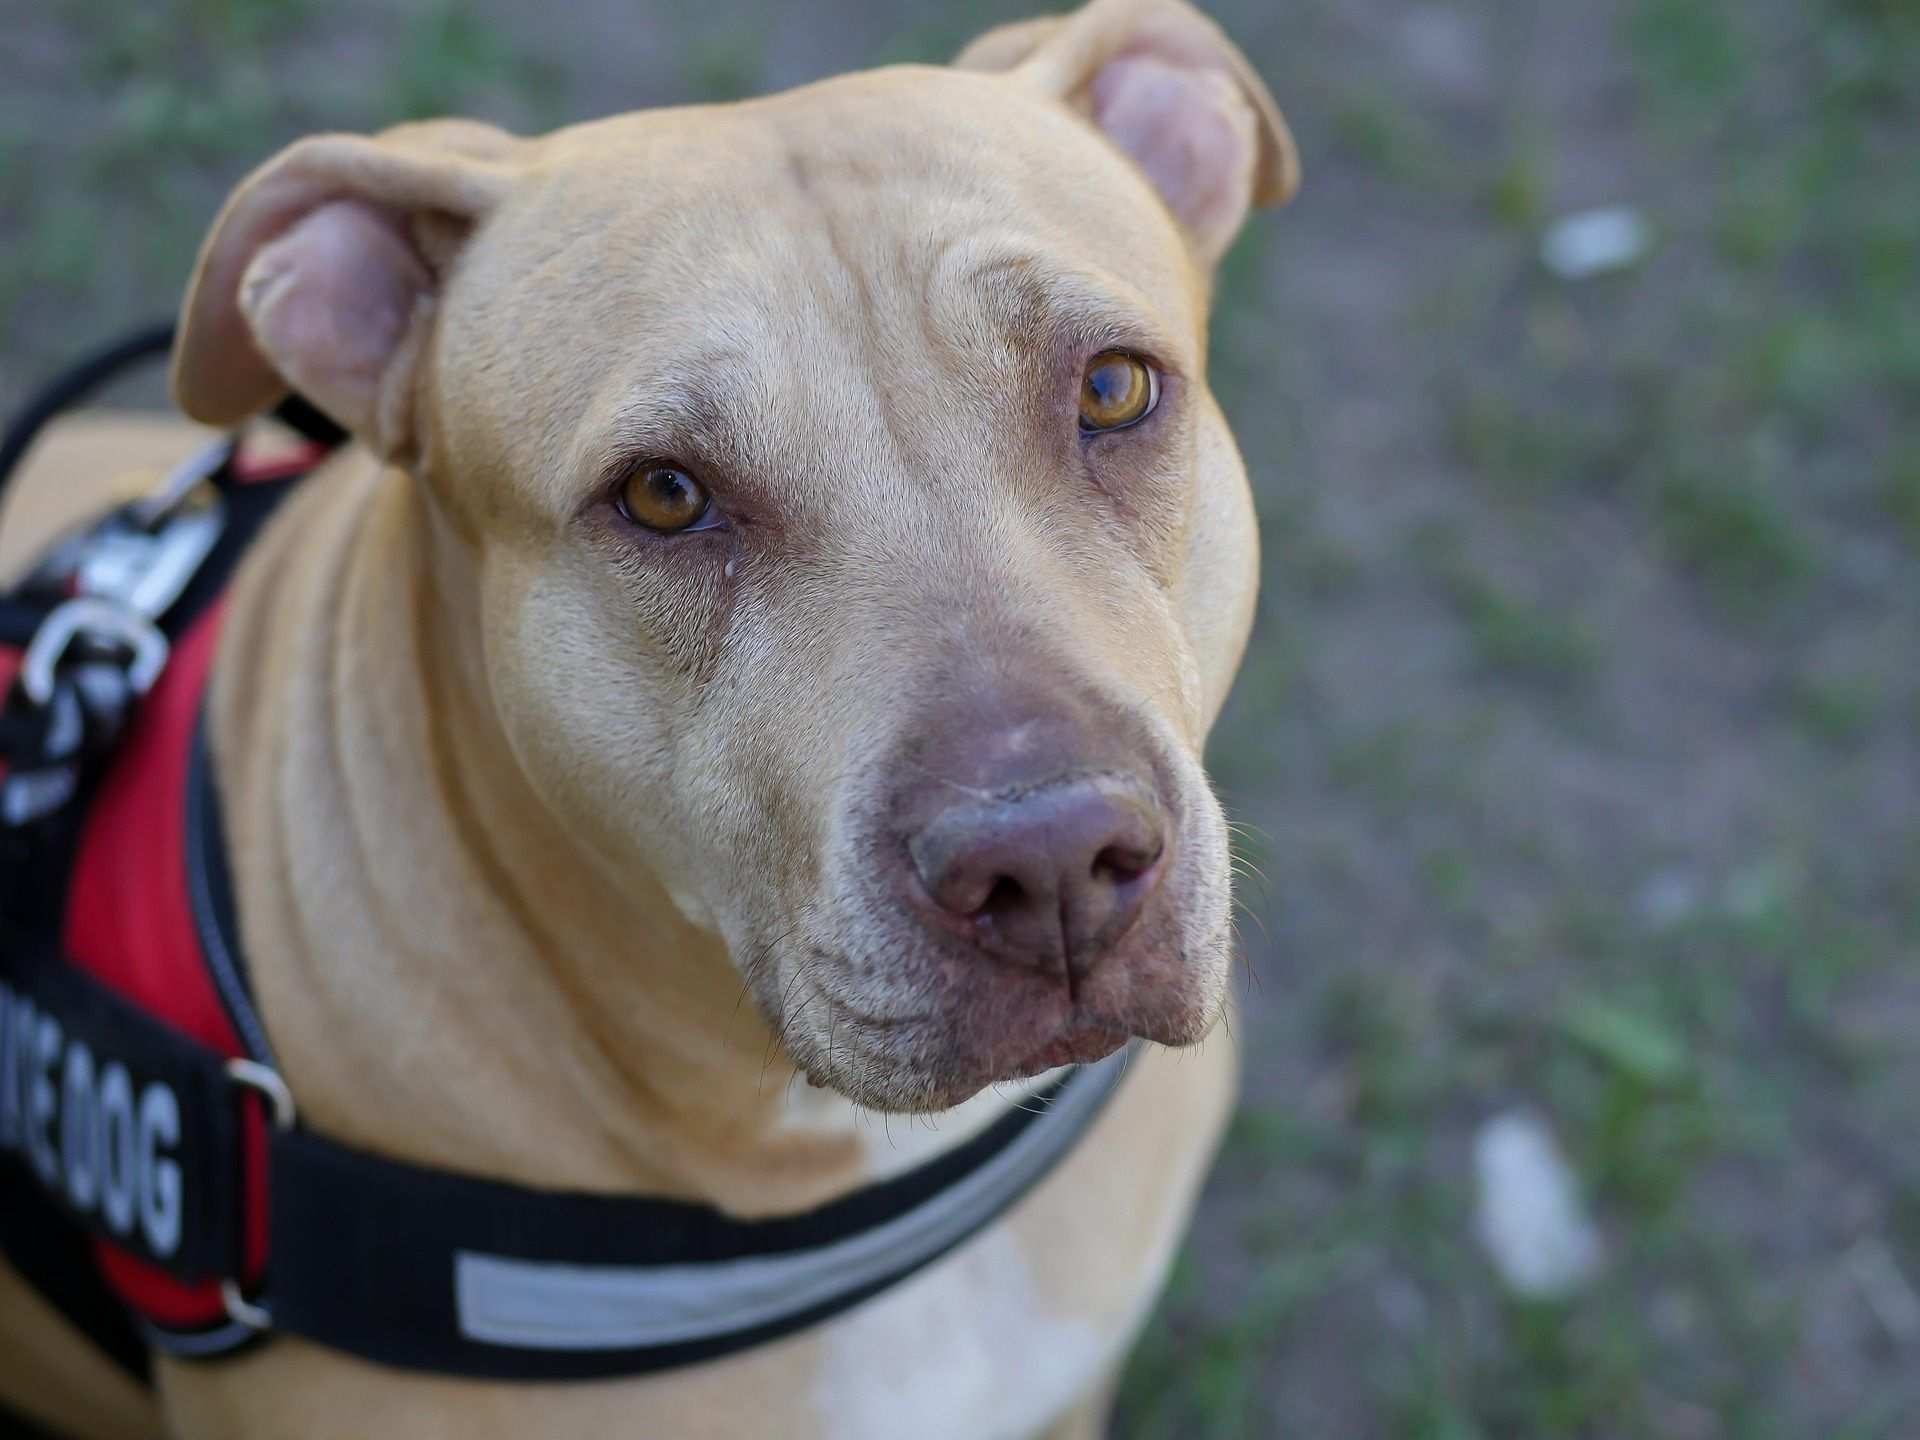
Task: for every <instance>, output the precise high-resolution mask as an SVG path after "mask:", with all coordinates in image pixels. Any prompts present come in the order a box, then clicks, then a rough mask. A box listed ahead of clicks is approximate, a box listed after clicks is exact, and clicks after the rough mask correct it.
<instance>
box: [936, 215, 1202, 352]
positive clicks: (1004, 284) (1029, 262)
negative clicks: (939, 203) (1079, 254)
mask: <svg viewBox="0 0 1920 1440" xmlns="http://www.w3.org/2000/svg"><path fill="white" fill-rule="evenodd" d="M935 264H936V265H937V267H938V268H939V269H940V270H943V271H945V272H946V273H945V274H938V275H935V276H933V277H932V278H931V280H930V283H929V293H930V294H933V295H941V296H951V297H953V298H955V299H957V300H958V301H960V302H961V303H962V304H969V303H971V304H972V305H977V306H978V307H979V316H980V318H984V319H985V321H986V323H987V325H988V326H989V327H990V329H991V331H992V332H993V336H994V339H995V340H996V341H1003V340H1004V339H1006V338H1008V337H1013V338H1020V339H1028V338H1032V336H1033V333H1034V331H1035V330H1036V329H1038V330H1039V331H1040V332H1041V333H1043V334H1044V335H1046V336H1047V337H1049V338H1052V339H1054V340H1056V341H1058V340H1067V339H1071V340H1075V341H1080V342H1082V343H1083V344H1085V345H1088V346H1098V345H1101V344H1117V343H1126V344H1129V345H1135V346H1139V347H1140V348H1143V349H1146V350H1149V351H1151V352H1152V353H1154V354H1155V355H1157V356H1159V357H1160V358H1162V359H1164V360H1166V361H1167V362H1169V363H1171V364H1174V365H1176V366H1177V367H1179V368H1182V369H1184V368H1186V367H1187V366H1188V365H1189V364H1190V363H1192V362H1193V360H1194V359H1195V358H1196V357H1195V355H1194V353H1193V352H1194V343H1193V340H1192V339H1190V338H1188V331H1187V327H1186V326H1185V325H1183V324H1182V323H1180V318H1181V317H1179V316H1177V315H1171V314H1169V313H1168V312H1167V309H1166V307H1165V306H1164V305H1162V304H1161V303H1159V302H1158V301H1157V300H1156V299H1155V297H1153V296H1152V295H1150V294H1149V293H1148V292H1147V291H1146V290H1144V289H1142V288H1141V287H1140V286H1139V285H1137V284H1135V283H1133V282H1132V281H1131V280H1129V279H1127V278H1126V277H1124V276H1122V275H1119V274H1116V273H1114V272H1113V271H1111V270H1108V269H1105V268H1102V267H1099V266H1096V265H1092V264H1089V263H1087V262H1085V261H1083V260H1077V259H1076V260H1069V259H1067V258H1066V257H1064V256H1062V255H1060V254H1057V253H1054V252H1052V251H1050V250H1046V249H1037V248H1034V247H1033V246H1031V245H1030V244H1020V243H1012V242H1010V238H1009V237H1006V236H987V237H979V238H977V239H973V240H971V241H970V242H968V243H963V244H960V245H954V246H949V247H946V248H945V249H944V250H943V251H942V252H941V253H940V254H939V255H938V256H937V257H936V259H935Z"/></svg>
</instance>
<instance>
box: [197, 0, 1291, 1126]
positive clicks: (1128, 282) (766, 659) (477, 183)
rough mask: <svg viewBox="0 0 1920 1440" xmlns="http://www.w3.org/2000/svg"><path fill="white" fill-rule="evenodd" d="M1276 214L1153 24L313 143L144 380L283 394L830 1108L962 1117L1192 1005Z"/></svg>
mask: <svg viewBox="0 0 1920 1440" xmlns="http://www.w3.org/2000/svg"><path fill="white" fill-rule="evenodd" d="M1293 183H1294V159H1293V151H1292V147H1291V142H1290V140H1289V138H1288V136H1287V133H1286V131H1285V129H1284V128H1283V126H1282V124H1281V121H1280V118H1279V115H1278V113H1277V112H1276V111H1275V109H1274V107H1273V102H1272V101H1271V99H1270V98H1269V97H1268V96H1267V94H1266V92H1265V91H1264V90H1263V89H1262V87H1261V86H1260V84H1259V82H1258V80H1256V79H1255V78H1254V76H1253V75H1252V73H1251V71H1250V70H1249V69H1248V67H1247V65H1246V62H1245V61H1244V60H1243V59H1242V58H1241V56H1240V55H1239V54H1238V52H1236V51H1235V50H1234V49H1233V48H1232V46H1231V45H1230V44H1229V43H1228V42H1227V41H1226V40H1225V38H1224V37H1223V36H1222V35H1221V34H1220V32H1219V31H1218V30H1217V29H1215V28H1214V26H1213V25H1212V24H1210V23H1209V22H1208V21H1206V20H1205V19H1204V18H1202V17H1201V16H1200V15H1199V14H1198V13H1196V12H1195V11H1193V10H1192V9H1190V8H1189V7H1187V6H1186V5H1184V4H1181V3H1178V0H1095V3H1094V4H1092V5H1090V6H1088V7H1087V8H1086V9H1084V10H1081V11H1079V12H1078V13H1076V14H1074V15H1072V16H1069V17H1066V18H1063V19H1050V20H1041V21H1035V22H1031V23H1029V24H1026V25H1019V26H1014V27H1010V28H1008V29H1005V30H1000V31H995V32H993V33H991V34H989V35H987V36H985V37H983V38H982V39H981V40H980V41H978V42H976V43H975V44H974V45H973V46H972V47H970V48H969V49H968V50H967V52H966V53H965V54H964V55H963V56H962V57H961V59H960V62H959V65H958V67H957V68H954V69H938V68H919V67H908V68H899V69H891V70H882V71H878V72H872V73H867V74H859V75H853V76H848V77H843V78H840V79H835V80H830V81H827V82H824V83H821V84H818V85H813V86H809V87H807V88H804V89H801V90H797V91H792V92H789V93H787V94H783V95H777V96H774V97H772V98H769V99H764V100H758V101H753V102H749V103H744V104H738V105H728V106H718V107H698V108H690V109H681V110H667V111H651V112H642V113H639V114H634V115H628V116H622V117H620V118H617V119H612V120H607V121H602V122H599V123H595V124H588V125H580V126H575V127H573V128H570V129H566V130H562V131H559V132H557V133H555V134H553V135H550V136H547V137H545V138H542V139H537V140H522V139H518V138H514V137H511V136H508V135H505V134H503V133H501V132H499V131H496V130H493V129H490V128H488V127H485V126H479V125H473V124H466V123H458V122H439V123H432V124H426V125H417V126H406V127H402V128H400V129H398V130H395V131H392V132H389V133H387V134H385V135H382V136H379V137H376V138H360V137H349V136H325V137H319V138H316V139H312V140H308V141H304V142H302V143H300V144H298V145H295V146H293V147H292V148H291V149H290V150H288V151H286V152H285V153H283V154H282V155H280V156H279V157H278V158H276V159H275V160H274V161H272V162H271V163H269V164H268V165H267V166H265V167H264V168H263V169H262V170H260V171H259V172H257V173H256V174H255V175H254V176H252V177H251V178H250V179H249V180H247V181H246V182H245V183H244V184H243V185H242V186H241V187H240V189H239V190H238V191H237V192H236V194H235V195H234V197H233V199H232V200H231V201H230V202H229V204H228V206H227V208H226V210H225V211H224V212H223V213H222V215H221V217H220V219H219V220H218V221H217V222H216V224H215V227H214V229H213V232H212V234H211V236H210V237H209V239H208V241H207V245H206V248H205V250H204V251H203V253H202V257H201V263H200V269H199V272H198V274H197V276H196V278H195V281H194V285H193V288H192V290H191V292H190V294H189V296H188V300H187V304H186V308H185V313H184V322H183V326H184V328H183V331H182V337H181V342H180V346H179V350H178V353H177V356H176V369H175V384H176V392H177V394H178V396H179V398H180V401H181V404H182V406H183V407H184V408H185V409H186V410H187V411H188V413H190V414H192V415H194V416H196V417H197V418H200V419H203V420H207V421H211V422H216V423H226V422H232V421H236V420H238V419H240V418H242V417H244V416H246V415H248V414H251V413H253V412H255V411H257V410H259V409H261V408H263V407H264V406H266V405H267V404H270V403H271V402H272V401H273V400H275V399H276V398H277V397H278V396H280V395H281V394H283V393H285V391H286V390H288V389H289V388H296V389H298V390H300V391H301V392H303V393H304V394H305V395H307V396H308V397H309V398H310V399H312V400H313V401H314V402H315V403H317V404H318V405H319V406H320V407H321V408H322V409H324V410H325V411H327V412H328V413H329V414H331V415H333V416H334V417H335V418H337V419H338V420H339V421H341V423H343V424H344V425H346V426H347V427H348V428H349V429H350V430H351V431H352V432H353V433H354V434H355V435H356V436H357V437H358V438H359V439H360V440H362V441H363V442H364V443H366V444H367V445H368V446H370V447H371V448H372V449H374V450H375V451H377V452H378V453H380V454H382V455H383V456H385V457H387V458H388V459H390V460H392V461H394V462H396V463H397V464H398V465H400V466H402V467H404V468H405V469H407V470H409V471H410V472H411V473H412V475H413V476H414V483H417V484H418V485H420V486H421V487H423V489H424V492H425V495H426V497H427V509H428V511H429V513H430V514H431V516H432V530H433V535H434V541H433V543H432V544H431V545H430V546H428V547H427V553H428V559H427V562H426V563H427V564H428V565H429V566H431V567H432V569H433V571H434V579H435V583H436V587H437V589H438V591H439V592H440V593H442V594H443V595H444V596H446V597H450V598H449V599H448V600H447V603H448V604H449V605H451V606H453V607H455V609H457V610H458V611H460V612H461V616H462V618H461V619H460V621H459V628H460V629H461V630H462V632H463V635H470V636H472V637H477V641H476V643H474V644H473V656H474V659H473V663H472V664H471V666H470V667H469V668H470V670H471V672H472V674H471V677H470V678H471V679H472V681H473V685H474V689H475V693H476V694H477V695H479V696H481V697H482V698H483V701H484V704H485V705H486V706H487V707H488V708H489V709H490V710H491V711H492V712H493V714H494V717H495V718H496V719H497V723H498V725H499V727H500V730H501V731H502V733H503V734H504V735H505V736H506V738H507V740H508V741H509V743H510V745H511V747H512V751H513V753H514V754H515V756H516V757H517V759H518V761H519V763H520V765H521V766H522V767H523V768H524V770H525V772H526V775H527V777H528V778H529V779H530V780H531V782H532V784H533V786H534V787H535V789H536V790H537V791H538V792H539V793H540V795H541V796H542V797H543V798H544V799H545V801H546V802H547V803H548V804H549V805H550V806H551V808H552V809H553V810H554V811H555V813H556V814H557V815H559V816H560V817H561V818H562V819H563V820H564V822H565V823H566V824H567V826H568V828H569V829H570V831H571V832H572V833H574V834H575V835H577V836H579V837H580V839H581V840H582V842H583V843H584V844H585V845H587V846H588V847H590V848H591V849H592V850H593V851H594V852H596V855H597V858H598V860H599V861H600V862H602V864H603V866H604V867H605V868H607V869H609V870H610V872H611V873H613V874H616V875H618V874H623V873H626V874H633V875H635V876H640V875H645V876H647V877H649V882H650V883H651V882H654V881H657V882H658V883H659V884H661V885H664V887H665V888H666V890H667V892H668V893H669V894H671V895H672V897H673V899H674V901H675V903H677V904H678V905H679V906H680V908H681V909H682V910H683V911H684V912H685V913H686V914H687V915H688V916H689V917H690V918H692V919H693V920H695V921H696V922H697V923H700V924H702V925H705V926H709V927H711V928H713V929H714V930H716V931H717V932H718V933H719V934H720V935H722V936H723V937H724V938H725V940H726V942H727V945H728V947H729V949H730V951H731V953H732V955H733V956H734V959H735V961H736V963H737V964H738V965H739V967H740V969H741V971H742V973H743V974H744V976H745V978H746V981H747V982H748V983H749V985H750V986H751V988H752V991H753V994H754V995H755V996H756V997H757V999H758V1001H759V1004H760V1006H761V1008H762V1009H763V1011H764V1012H765V1014H766V1016H767V1017H768V1019H769V1021H770V1022H771V1023H772V1024H773V1025H774V1026H775V1027H776V1028H777V1030H778V1031H779V1033H780V1035H781V1036H782V1038H783V1039H784V1042H785V1044H786V1047H787V1049H788V1051H789V1053H790V1054H791V1055H792V1057H793V1058H794V1060H795V1061H796V1063H797V1064H798V1065H800V1066H801V1067H802V1068H803V1069H805V1070H806V1071H807V1072H808V1074H809V1075H811V1076H812V1077H813V1078H815V1079H816V1080H818V1081H820V1082H822V1083H824V1084H827V1085H829V1086H831V1087H833V1088H835V1089H838V1090H840V1091H842V1092H844V1093H846V1094H848V1095H850V1096H852V1097H853V1098H855V1099H858V1100H861V1101H864V1102H866V1103H869V1104H872V1105H876V1106H879V1107H883V1108H889V1109H903V1110H911V1109H934V1108H940V1107H944V1106H947V1105H951V1104H953V1103H956V1102H957V1101H959V1100H961V1099H963V1098H965V1097H966V1096H968V1095H970V1094H972V1093H973V1092H974V1091H976V1090H978V1089H980V1088H981V1087H982V1086H985V1085H987V1084H990V1083H992V1082H994V1081H998V1080H1003V1079H1007V1078H1011V1077H1015V1076H1022V1075H1029V1074H1033V1073H1037V1072H1038V1071H1040V1070H1042V1069H1045V1068H1048V1067H1051V1066H1054V1065H1057V1064H1061V1063H1064V1062H1068V1061H1076V1060H1088V1059H1092V1058H1095V1057H1097V1056H1100V1055H1103V1054H1105V1053H1107V1052H1109V1051H1111V1050H1112V1049H1114V1048H1115V1047H1117V1046H1119V1045H1120V1044H1122V1043H1123V1042H1124V1041H1125V1040H1126V1038H1127V1037H1128V1036H1132V1035H1138V1036H1144V1037H1147V1038H1150V1039H1153V1040H1157V1041H1161V1042H1163V1043H1166V1044H1172V1045H1179V1044H1186V1043H1190V1042H1193V1041H1197V1040H1199V1039H1200V1038H1201V1037H1202V1036H1204V1035H1205V1034H1206V1033H1207V1032H1208V1030H1209V1028H1210V1027H1211V1026H1212V1025H1213V1024H1214V1022H1215V1020H1216V1019H1217V1018H1218V1016H1219V1014H1220V1011H1221V1008H1222V1005H1223V997H1224V992H1225V988H1226V979H1227V971H1228V963H1229V949H1230V943H1229V917H1228V907H1229V863H1228V847H1227V835H1226V827H1225V824H1224V822H1223V819H1222V816H1221V812H1220V808H1219V806H1218V804H1217V803H1216V802H1215V800H1214V798H1213V796H1212V794H1211V792H1210V791H1209V788H1208V785H1207V781H1206V777H1205V775H1204V773H1203V772H1202V769H1201V763H1200V753H1201V746H1202V743H1203V741H1204V739H1205V737H1206V734H1207V730H1208V727H1209V726H1210V725H1211V723H1212V721H1213V718H1214V716H1215V714H1216V712H1217V711H1218V708H1219V706H1220V703H1221V701H1222V699H1223V697H1224V695H1225V692H1226V689H1227V686H1228V683H1229V681H1230V678H1231V676H1232V674H1233V671H1234V669H1235V667H1236V665H1237V664H1238V661H1239V657H1240V652H1241V649H1242V646H1243V645H1244V642H1245V638H1246V633H1247V628H1248V624H1249V620H1250V616H1251V612H1252V602H1253V590H1254V581H1255V570H1256V557H1255V548H1254V547H1255V540H1254V526H1253V521H1252V515H1251V510H1250V505H1249V498H1248V494H1247V488H1246V479H1245V474H1244V471H1243V469H1242V466H1241V462H1240V459H1239V456H1238V454H1237V452H1236V451H1235V449H1234V445H1233V441H1232V439H1231V437H1230V436H1229V434H1228V431H1227V427H1226V425H1225V423H1224V422H1223V420H1222V418H1221V415H1220V412H1219V410H1218V409H1217V408H1216V406H1215V404H1214V402H1213V399H1212V397H1211V395H1210V393H1209V392H1208V389H1207V385H1206V376H1205V350H1206V321H1207V316H1206V307H1207V300H1208V292H1209V285H1210V272H1211V270H1212V267H1213V265H1214V263H1215V262H1216V261H1217V260H1218V259H1219V257H1220V254H1221V252H1222V251H1223V250H1224V249H1225V247H1226V246H1227V244H1228V242H1229V241H1230V240H1231V238H1232V237H1233V235H1234V233H1235V232H1236V230H1237V229H1238V228H1239V226H1240V224H1241V222H1242V220H1243V219H1244V217H1245V215H1246V212H1247V210H1248V207H1249V206H1250V205H1252V204H1254V203H1261V202H1273V201H1277V200H1280V199H1282V198H1284V197H1285V196H1286V194H1287V193H1288V192H1289V191H1290V190H1291V188H1292V186H1293ZM450 643H452V642H450ZM460 643H466V642H465V641H464V640H463V641H462V642H460Z"/></svg>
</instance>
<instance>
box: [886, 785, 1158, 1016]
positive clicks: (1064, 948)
mask: <svg viewBox="0 0 1920 1440" xmlns="http://www.w3.org/2000/svg"><path fill="white" fill-rule="evenodd" d="M907 848H908V850H909V851H910V853H911V854H912V856H913V864H914V868H915V870H916V871H918V872H919V876H920V882H921V884H922V885H923V886H924V887H925V890H926V894H927V896H928V898H929V899H931V900H932V902H933V904H934V905H935V906H936V907H937V908H938V909H939V910H940V911H941V912H942V913H943V915H944V917H946V918H947V919H948V921H949V923H951V922H953V921H959V922H961V924H962V925H963V926H964V928H965V931H966V933H968V935H969V936H970V938H972V939H973V940H974V941H975V943H977V944H978V945H980V946H981V948H982V949H984V950H986V951H988V952H989V953H991V954H995V955H998V956H1000V957H1001V958H1003V959H1008V960H1014V961H1019V962H1024V963H1029V964H1033V965H1036V966H1039V967H1041V968H1043V969H1059V970H1064V972H1065V973H1066V974H1068V975H1070V976H1073V977H1076V978H1077V977H1079V976H1081V975H1083V974H1085V973H1086V972H1087V971H1088V970H1090V969H1091V968H1092V967H1093V966H1094V965H1095V964H1097V963H1098V961H1099V960H1100V958H1101V957H1102V956H1103V955H1105V954H1106V953H1107V952H1108V951H1109V950H1111V949H1112V947H1113V945H1114V944H1115V942H1117V941H1118V940H1119V938H1120V937H1121V936H1122V935H1123V934H1125V933H1126V930H1127V928H1128V926H1130V925H1131V924H1132V923H1133V921H1134V919H1135V918H1136V917H1137V916H1138V915H1139V913H1140V910H1141V907H1142V906H1143V905H1144V904H1145V902H1146V899H1147V897H1148V895H1150V894H1151V893H1152V891H1153V888H1154V886H1155V885H1156V884H1158V882H1159V879H1160V872H1161V870H1162V869H1164V868H1165V867H1164V866H1162V865H1161V863H1160V859H1161V855H1162V854H1163V853H1164V851H1165V849H1166V819H1165V816H1164V815H1163V814H1162V812H1161V809H1160V803H1159V800H1158V799H1157V798H1156V797H1155V795H1154V793H1153V791H1152V790H1151V789H1149V788H1148V787H1147V786H1146V785H1145V784H1143V783H1142V782H1141V781H1139V780H1137V779H1134V778H1133V777H1131V776H1126V775H1119V774H1114V773H1110V772H1101V773H1097V774H1085V773H1082V774H1071V775H1063V776H1059V777H1057V778H1055V779H1052V780H1049V781H1045V782H1042V783H1040V784H1037V785H1032V786H1027V787H1023V788H1022V789H1020V790H1018V791H1015V792H1011V793H1005V792H1003V793H1001V794H994V795H985V796H982V795H977V794H975V795H967V796H965V797H964V798H961V799H957V800H955V801H953V802H952V803H950V804H948V805H946V806H945V807H944V808H942V809H941V810H940V811H939V812H938V813H937V814H935V815H934V816H933V817H932V819H931V820H929V821H928V823H927V824H926V826H925V827H924V828H922V829H921V830H920V831H919V832H918V833H917V834H915V835H913V836H912V837H911V838H910V839H909V840H908V842H907Z"/></svg>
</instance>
